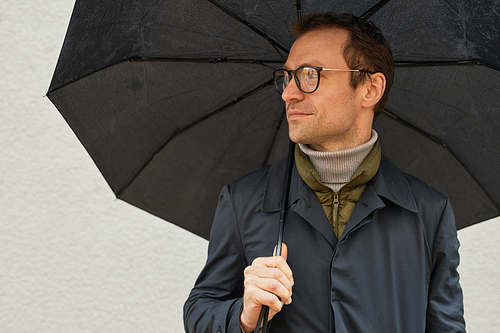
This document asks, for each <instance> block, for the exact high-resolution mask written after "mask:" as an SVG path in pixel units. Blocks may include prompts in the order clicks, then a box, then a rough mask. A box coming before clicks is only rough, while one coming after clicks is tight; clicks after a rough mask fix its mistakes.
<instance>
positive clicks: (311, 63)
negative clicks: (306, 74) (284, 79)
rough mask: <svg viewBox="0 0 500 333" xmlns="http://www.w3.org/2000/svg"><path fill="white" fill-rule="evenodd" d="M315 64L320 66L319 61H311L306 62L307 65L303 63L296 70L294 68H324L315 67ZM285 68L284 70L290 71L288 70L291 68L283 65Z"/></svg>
mask: <svg viewBox="0 0 500 333" xmlns="http://www.w3.org/2000/svg"><path fill="white" fill-rule="evenodd" d="M313 63H317V64H320V62H319V61H316V60H313V61H311V62H305V63H302V64H300V65H299V66H297V67H296V68H294V69H297V68H299V67H305V66H309V67H324V66H322V65H313ZM283 68H284V69H288V70H290V67H289V66H287V65H286V63H285V64H284V65H283Z"/></svg>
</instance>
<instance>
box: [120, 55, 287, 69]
mask: <svg viewBox="0 0 500 333" xmlns="http://www.w3.org/2000/svg"><path fill="white" fill-rule="evenodd" d="M130 61H137V62H141V61H144V62H147V61H151V62H154V61H158V62H162V61H164V62H191V63H196V62H198V63H210V64H218V63H233V64H255V65H260V66H264V67H268V68H271V69H273V70H274V69H275V68H273V67H271V66H269V65H267V64H282V63H283V60H277V59H274V60H263V59H261V60H258V59H228V58H160V57H140V58H133V59H130Z"/></svg>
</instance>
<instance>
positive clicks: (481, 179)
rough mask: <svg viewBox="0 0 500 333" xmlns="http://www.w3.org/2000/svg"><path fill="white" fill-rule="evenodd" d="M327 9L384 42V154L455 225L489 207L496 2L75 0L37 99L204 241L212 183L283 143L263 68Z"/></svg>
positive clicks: (126, 187) (496, 137)
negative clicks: (372, 28) (445, 206)
mask: <svg viewBox="0 0 500 333" xmlns="http://www.w3.org/2000/svg"><path fill="white" fill-rule="evenodd" d="M327 10H330V11H335V12H347V13H353V14H355V15H360V16H365V17H367V18H370V19H371V20H373V21H374V22H375V23H376V24H377V25H378V26H379V27H380V28H381V30H382V31H383V32H384V35H385V36H386V38H387V39H388V40H389V42H390V44H391V46H392V48H393V52H394V58H395V60H396V66H397V68H396V77H395V83H394V86H393V88H392V91H391V93H390V96H389V102H388V104H387V109H386V112H385V113H384V114H383V115H382V116H381V117H379V119H378V120H377V121H376V123H375V128H376V129H377V131H378V132H379V136H380V141H381V144H382V149H383V152H384V153H385V154H386V155H387V156H388V157H389V158H391V159H392V160H393V162H394V163H395V164H396V165H398V166H399V167H400V168H402V169H403V170H405V171H407V172H409V173H411V174H414V175H415V176H417V177H419V178H421V179H423V180H424V181H426V182H427V183H428V184H430V185H431V186H434V187H435V188H437V189H438V190H440V191H442V192H443V193H445V194H446V195H447V196H449V197H450V199H451V201H452V204H453V206H454V209H455V215H456V218H457V227H458V228H463V227H465V226H468V225H471V224H474V223H476V222H479V221H482V220H485V219H488V218H491V217H494V216H497V215H499V214H500V208H499V205H500V173H499V172H498V171H497V167H498V166H500V150H499V149H498V148H497V145H498V143H499V142H500V134H499V128H500V116H499V114H500V113H499V112H500V96H499V92H500V73H499V69H500V32H499V30H500V25H499V23H498V22H500V15H499V12H500V7H499V6H498V4H495V2H494V1H488V0H474V1H472V0H461V1H448V0H418V1H408V0H392V1H388V0H384V1H380V2H379V1H374V0H371V1H368V0H365V1H314V0H309V1H302V2H301V1H229V0H227V1H223V0H220V1H210V0H189V1H146V0H121V1H120V0H113V1H97V0H86V1H81V0H77V1H76V4H75V8H74V11H73V15H72V18H71V22H70V25H69V28H68V32H67V35H66V38H65V41H64V45H63V48H62V51H61V55H60V58H59V61H58V63H57V67H56V70H55V73H54V76H53V79H52V82H51V84H50V88H49V92H48V94H47V95H48V97H49V98H50V100H51V101H52V102H53V103H54V104H55V105H56V107H57V108H58V110H59V111H60V112H61V114H62V115H63V117H64V118H65V119H66V121H67V122H68V124H69V125H70V126H71V128H72V129H73V130H74V132H75V134H76V135H77V136H78V138H79V139H80V141H81V142H82V144H83V145H84V146H85V148H86V149H87V151H88V152H89V154H90V156H91V157H92V159H93V160H94V162H95V163H96V165H97V166H98V168H99V170H100V171H101V172H102V174H103V175H104V177H105V179H106V181H107V182H108V184H109V185H110V187H111V188H112V190H113V191H114V193H115V194H116V195H117V197H119V198H120V199H122V200H125V201H127V202H129V203H131V204H133V205H135V206H138V207H140V208H142V209H144V210H146V211H148V212H151V213H152V214H155V215H157V216H160V217H162V218H164V219H166V220H168V221H171V222H173V223H175V224H177V225H179V226H181V227H183V228H185V229H187V230H190V231H192V232H194V233H195V234H198V235H200V236H202V237H205V238H208V236H209V230H210V227H211V221H212V218H213V214H214V211H215V207H216V204H217V197H218V194H219V191H220V189H221V188H222V186H223V185H224V184H227V183H230V182H231V181H233V180H235V179H237V178H238V177H240V176H242V175H243V174H245V173H247V172H249V171H252V170H255V169H257V168H259V167H261V166H263V165H266V164H268V163H271V162H273V161H275V160H277V159H278V158H280V157H281V156H283V155H285V154H286V151H287V146H288V138H287V126H286V120H285V118H284V105H283V102H282V101H281V99H280V96H279V95H278V94H277V93H276V92H275V89H274V86H273V84H272V72H273V70H274V69H277V68H280V67H281V66H282V64H283V62H284V60H285V59H286V56H287V52H288V49H289V48H290V46H291V44H292V42H293V40H292V38H291V37H290V36H289V34H288V27H289V24H290V22H291V21H292V20H293V19H295V18H296V17H297V16H298V13H300V12H302V15H304V14H308V13H312V12H322V11H327Z"/></svg>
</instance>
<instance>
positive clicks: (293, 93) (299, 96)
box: [281, 78, 304, 103]
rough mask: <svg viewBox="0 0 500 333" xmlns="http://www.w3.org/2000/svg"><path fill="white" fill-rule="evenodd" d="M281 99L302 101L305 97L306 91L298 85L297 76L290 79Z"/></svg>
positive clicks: (287, 101) (288, 101)
mask: <svg viewBox="0 0 500 333" xmlns="http://www.w3.org/2000/svg"><path fill="white" fill-rule="evenodd" d="M281 99H283V100H284V101H285V102H286V103H290V102H296V101H301V100H303V99H304V93H303V92H302V91H301V90H300V89H299V87H297V82H295V78H294V79H292V80H290V83H289V84H288V86H286V88H285V90H283V93H282V94H281Z"/></svg>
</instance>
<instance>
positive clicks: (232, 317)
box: [184, 186, 247, 333]
mask: <svg viewBox="0 0 500 333" xmlns="http://www.w3.org/2000/svg"><path fill="white" fill-rule="evenodd" d="M246 266H247V262H246V259H245V255H244V251H243V246H242V243H241V238H240V234H239V230H238V223H237V217H236V214H235V209H234V205H233V201H232V198H231V194H230V190H229V187H228V186H226V187H224V188H223V190H222V191H221V194H220V197H219V203H218V206H217V210H216V213H215V218H214V222H213V226H212V230H211V234H210V243H209V246H208V257H207V262H206V264H205V267H204V268H203V270H202V272H201V273H200V275H199V277H198V279H197V281H196V283H195V286H194V288H193V289H192V291H191V293H190V295H189V297H188V299H187V301H186V302H185V304H184V328H185V330H186V332H188V333H199V332H204V333H210V332H213V333H216V332H220V333H224V332H240V321H239V315H240V310H241V305H242V297H243V271H244V269H245V268H246Z"/></svg>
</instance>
